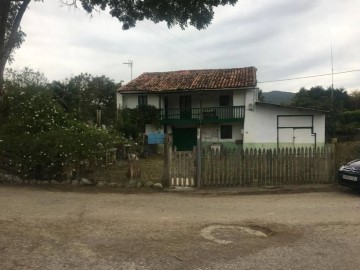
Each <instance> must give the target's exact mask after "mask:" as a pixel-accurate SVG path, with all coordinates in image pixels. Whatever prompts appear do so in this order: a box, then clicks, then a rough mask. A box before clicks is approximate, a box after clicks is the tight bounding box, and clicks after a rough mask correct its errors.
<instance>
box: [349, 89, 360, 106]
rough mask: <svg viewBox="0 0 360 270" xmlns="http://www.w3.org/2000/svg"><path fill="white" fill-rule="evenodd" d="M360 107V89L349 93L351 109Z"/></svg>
mask: <svg viewBox="0 0 360 270" xmlns="http://www.w3.org/2000/svg"><path fill="white" fill-rule="evenodd" d="M359 108H360V91H359V90H355V91H353V92H351V93H350V94H349V108H348V109H350V110H357V109H359Z"/></svg>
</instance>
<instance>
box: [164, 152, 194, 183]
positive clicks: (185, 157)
mask: <svg viewBox="0 0 360 270" xmlns="http://www.w3.org/2000/svg"><path fill="white" fill-rule="evenodd" d="M169 157H170V160H171V161H170V162H169V163H168V169H169V186H172V187H176V186H179V187H193V186H195V157H196V151H195V149H194V150H193V151H170V152H169Z"/></svg>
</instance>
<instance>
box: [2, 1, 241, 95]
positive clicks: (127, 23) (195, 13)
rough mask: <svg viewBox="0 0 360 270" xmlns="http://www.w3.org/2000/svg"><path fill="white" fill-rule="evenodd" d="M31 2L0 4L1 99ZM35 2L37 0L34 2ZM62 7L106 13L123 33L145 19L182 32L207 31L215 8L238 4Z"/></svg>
mask: <svg viewBox="0 0 360 270" xmlns="http://www.w3.org/2000/svg"><path fill="white" fill-rule="evenodd" d="M30 1H31V0H18V1H16V0H1V1H0V97H1V96H2V95H3V81H4V80H3V76H4V70H5V65H6V63H7V61H9V60H11V55H12V53H13V51H14V50H15V49H16V48H18V47H20V45H21V43H22V42H23V40H24V36H25V35H24V33H23V32H22V31H21V28H20V23H21V20H22V17H23V15H24V13H25V11H26V8H27V6H28V5H29V3H30ZM34 1H36V0H34ZM62 2H63V3H64V4H65V5H70V6H75V7H76V6H77V4H78V3H80V4H81V6H82V7H83V8H84V9H85V10H86V11H87V12H88V13H90V14H91V13H92V12H94V11H95V10H103V11H104V10H106V11H109V13H110V14H111V16H113V17H115V18H117V19H118V20H119V21H120V22H121V23H122V25H123V29H129V28H131V27H134V26H135V24H136V22H137V21H142V20H144V19H147V20H151V21H153V22H155V23H158V22H161V21H165V22H167V24H168V26H169V27H171V26H174V25H176V24H178V25H180V27H181V28H182V29H184V28H185V27H187V26H188V25H192V26H194V27H196V28H197V29H203V28H205V27H207V26H208V25H209V24H210V22H211V20H212V19H213V16H214V10H213V9H214V7H217V6H219V5H227V4H231V5H234V4H235V3H236V2H237V0H196V1H184V0H142V1H140V0H139V1H126V0H62Z"/></svg>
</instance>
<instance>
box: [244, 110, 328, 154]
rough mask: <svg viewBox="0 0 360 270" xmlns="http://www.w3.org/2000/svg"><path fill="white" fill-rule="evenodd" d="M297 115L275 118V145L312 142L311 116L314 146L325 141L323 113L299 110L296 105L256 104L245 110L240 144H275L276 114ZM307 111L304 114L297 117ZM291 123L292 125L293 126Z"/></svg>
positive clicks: (291, 145) (307, 143)
mask: <svg viewBox="0 0 360 270" xmlns="http://www.w3.org/2000/svg"><path fill="white" fill-rule="evenodd" d="M278 115H282V116H285V115H297V117H281V118H280V119H279V126H280V127H287V128H286V129H285V128H284V129H279V146H280V147H294V146H295V147H303V146H315V143H314V142H315V136H314V134H311V130H310V129H303V128H304V127H311V117H310V116H313V119H314V130H313V132H314V133H316V146H323V145H324V144H325V114H323V113H320V112H316V111H309V110H299V109H296V108H286V107H277V106H271V105H264V104H257V105H256V107H255V108H254V110H246V112H245V122H244V147H246V148H249V147H261V148H275V147H277V134H278V129H277V116H278ZM300 115H307V117H303V116H301V117H298V116H300ZM294 127H295V128H294Z"/></svg>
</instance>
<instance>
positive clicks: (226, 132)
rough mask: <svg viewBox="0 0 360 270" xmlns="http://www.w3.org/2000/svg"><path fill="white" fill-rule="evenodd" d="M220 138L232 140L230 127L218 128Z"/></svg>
mask: <svg viewBox="0 0 360 270" xmlns="http://www.w3.org/2000/svg"><path fill="white" fill-rule="evenodd" d="M220 138H221V139H232V126H231V125H226V126H221V127H220Z"/></svg>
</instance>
